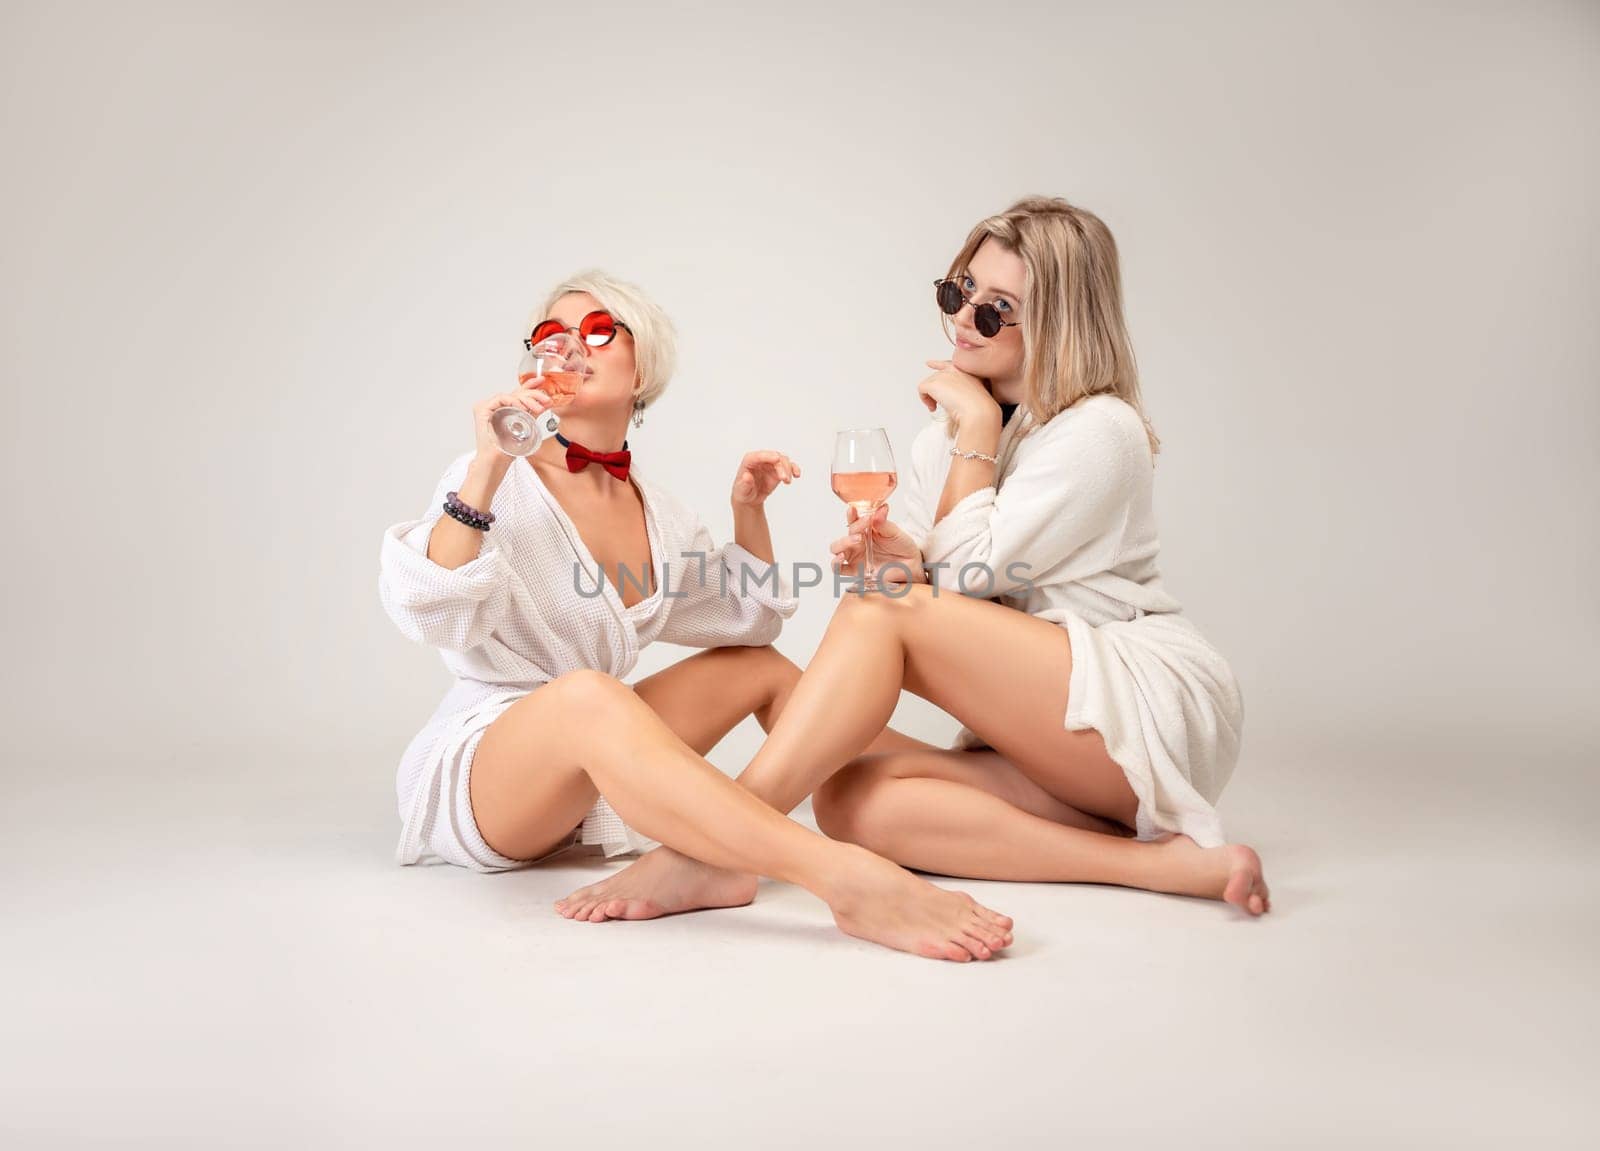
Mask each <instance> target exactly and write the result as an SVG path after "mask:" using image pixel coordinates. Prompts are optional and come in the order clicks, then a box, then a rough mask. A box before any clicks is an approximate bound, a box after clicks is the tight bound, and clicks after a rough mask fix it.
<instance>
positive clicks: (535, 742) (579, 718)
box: [472, 671, 1011, 961]
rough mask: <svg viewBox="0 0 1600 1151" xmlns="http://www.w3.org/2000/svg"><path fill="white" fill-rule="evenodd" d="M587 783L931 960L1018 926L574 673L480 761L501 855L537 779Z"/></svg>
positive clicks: (625, 813)
mask: <svg viewBox="0 0 1600 1151" xmlns="http://www.w3.org/2000/svg"><path fill="white" fill-rule="evenodd" d="M577 775H583V776H586V777H587V778H588V780H589V783H590V785H591V786H593V787H595V788H597V789H598V790H599V791H600V792H602V793H603V794H604V795H605V796H606V798H607V799H608V800H609V801H610V803H611V804H612V806H613V807H615V808H616V809H617V811H618V813H619V814H621V815H622V817H623V818H624V819H626V820H627V821H628V822H629V823H630V824H632V825H633V826H635V827H637V828H638V829H639V830H640V831H642V832H643V833H644V834H646V835H648V836H650V837H651V838H653V839H657V840H660V841H661V842H662V843H665V844H670V845H673V846H674V847H676V848H678V849H679V850H680V851H682V852H684V853H685V854H688V855H690V856H692V857H694V858H695V859H699V860H702V861H704V862H706V863H709V864H712V865H713V866H716V867H721V868H725V869H728V870H733V871H740V872H750V873H754V874H758V875H769V876H772V877H773V878H775V879H781V880H784V881H786V882H790V883H796V884H799V885H800V886H802V887H804V888H806V890H808V891H810V892H812V893H813V894H815V895H816V896H818V898H820V899H822V900H823V901H824V902H826V903H827V904H828V906H829V908H830V909H831V910H832V912H833V916H834V921H835V922H836V923H837V924H838V925H839V927H840V928H841V929H842V930H843V931H845V932H847V933H848V934H851V935H856V936H859V937H861V938H864V939H870V940H872V941H874V942H877V943H881V944H883V945H885V946H888V947H893V948H896V949H898V950H902V951H910V952H913V953H916V954H919V955H926V956H929V957H930V958H945V959H953V960H960V961H964V960H968V959H972V958H980V959H986V958H989V957H990V956H992V955H993V954H994V953H995V952H996V951H998V950H1000V949H1002V948H1004V947H1005V946H1006V945H1007V944H1008V943H1009V942H1010V936H1009V932H1010V928H1011V921H1010V920H1009V919H1007V918H1006V917H1005V916H1002V915H998V914H997V913H995V912H993V911H990V910H988V909H986V908H983V907H980V906H979V905H978V904H977V903H975V902H974V901H973V900H972V899H971V898H970V897H969V896H966V895H964V894H962V893H960V892H950V891H944V890H942V889H940V888H937V887H934V886H933V885H932V884H930V883H927V882H926V881H924V880H921V879H918V878H917V877H916V876H913V875H911V874H910V873H908V872H906V871H905V870H904V869H903V868H900V867H898V866H896V865H895V864H893V863H890V862H889V861H888V860H885V859H882V858H880V857H878V856H876V855H873V854H872V853H871V852H869V851H867V850H866V849H864V848H861V847H858V846H856V845H853V844H843V843H838V842H835V841H833V840H829V839H826V838H824V837H823V836H820V835H816V834H814V833H812V832H810V831H808V830H806V829H805V828H803V827H801V826H800V825H799V824H797V823H795V822H793V821H792V820H790V819H787V818H785V817H784V816H783V815H781V814H780V813H778V812H777V811H775V810H773V809H772V808H771V807H768V806H767V805H766V804H764V803H762V802H761V801H760V800H759V799H757V798H756V797H755V796H753V795H751V794H750V793H749V792H748V791H746V790H744V789H743V788H741V787H739V786H738V785H737V784H736V783H734V782H733V781H732V780H730V779H728V778H727V776H725V775H723V774H722V773H721V772H719V771H718V770H717V769H716V768H715V767H713V766H711V765H710V764H709V763H707V762H706V761H705V760H704V759H702V758H701V757H700V756H698V755H696V754H695V753H694V751H693V749H691V748H689V747H687V746H685V745H684V743H683V741H682V740H680V739H679V738H678V737H677V736H676V735H674V734H673V733H672V730H671V729H670V728H669V727H667V725H666V724H665V723H664V722H663V721H662V720H661V718H660V717H659V716H657V715H656V714H655V713H654V712H653V711H652V710H651V709H650V707H649V706H648V705H647V704H646V703H645V702H644V701H643V700H641V699H640V698H639V697H638V696H637V695H636V694H635V693H634V692H633V691H631V690H629V689H628V688H627V687H626V686H625V685H624V684H621V683H619V682H618V681H617V680H615V679H613V678H612V677H610V676H608V675H605V674H603V673H601V672H591V671H580V672H574V673H572V674H570V675H565V676H562V677H561V678H560V679H558V680H556V681H554V682H553V683H550V684H547V685H545V686H544V687H541V688H539V689H538V690H537V691H535V692H533V693H531V694H530V695H528V696H527V697H526V698H524V699H522V700H520V701H518V702H517V703H516V704H515V705H514V706H513V707H511V708H510V709H508V710H507V711H506V713H505V714H504V715H502V716H501V717H500V718H499V719H498V720H496V721H495V723H494V724H492V725H491V726H490V728H489V730H488V731H487V732H485V734H484V737H483V739H482V740H481V741H480V743H479V745H478V750H477V753H476V755H475V756H474V759H473V770H472V785H473V810H474V813H475V815H476V816H477V818H478V822H479V830H480V831H481V832H482V834H483V836H484V839H485V840H486V841H487V842H488V843H489V844H490V845H491V846H493V847H495V848H496V850H504V848H503V847H502V846H501V845H502V844H505V843H506V842H507V840H506V838H505V836H506V835H507V834H510V835H513V836H514V835H517V834H521V833H522V832H523V828H524V825H525V819H523V820H521V821H519V816H520V817H525V816H526V814H527V813H526V812H525V811H522V810H519V804H518V803H517V802H516V796H517V793H518V781H519V780H526V779H527V778H528V777H529V776H533V777H541V778H545V779H555V780H557V781H560V780H562V779H570V778H572V777H575V776H577Z"/></svg>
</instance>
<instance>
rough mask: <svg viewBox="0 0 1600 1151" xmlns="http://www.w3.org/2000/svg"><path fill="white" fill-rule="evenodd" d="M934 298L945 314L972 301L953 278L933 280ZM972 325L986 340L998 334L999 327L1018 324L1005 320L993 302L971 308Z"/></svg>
mask: <svg viewBox="0 0 1600 1151" xmlns="http://www.w3.org/2000/svg"><path fill="white" fill-rule="evenodd" d="M933 286H934V289H935V295H934V298H935V299H936V300H938V301H939V310H940V311H941V312H943V313H944V314H945V315H947V316H953V315H955V314H956V313H957V312H959V311H960V310H961V309H962V308H964V307H966V306H967V305H968V304H970V303H971V302H972V299H971V297H969V296H968V295H967V294H966V293H965V292H963V291H962V290H961V285H960V284H958V283H956V282H955V281H954V280H935V281H934V282H933ZM972 326H973V327H975V328H977V329H978V334H979V335H981V336H982V337H983V338H984V339H986V340H992V339H993V338H994V337H995V336H998V335H999V334H1000V329H1001V328H1015V327H1018V326H1020V325H1019V322H1018V321H1016V320H1007V319H1005V318H1004V317H1002V316H1001V315H1000V309H999V308H997V307H995V306H994V305H993V304H988V303H984V304H979V305H978V306H977V307H975V308H973V309H972Z"/></svg>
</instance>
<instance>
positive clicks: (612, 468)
mask: <svg viewBox="0 0 1600 1151" xmlns="http://www.w3.org/2000/svg"><path fill="white" fill-rule="evenodd" d="M632 458H633V453H632V452H630V451H629V450H628V449H627V447H623V449H622V450H621V451H618V452H595V451H590V450H589V449H588V448H586V447H584V446H583V445H582V444H580V443H578V442H577V441H576V440H567V471H569V472H581V471H583V469H584V468H586V467H588V466H589V465H590V464H591V463H596V464H599V465H600V466H601V467H603V468H605V470H606V471H608V472H610V473H611V474H612V475H614V476H616V477H617V479H619V480H625V479H627V478H628V461H629V460H631V459H632Z"/></svg>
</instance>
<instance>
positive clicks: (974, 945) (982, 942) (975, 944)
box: [961, 931, 998, 959]
mask: <svg viewBox="0 0 1600 1151" xmlns="http://www.w3.org/2000/svg"><path fill="white" fill-rule="evenodd" d="M961 946H963V947H965V948H966V949H967V950H968V951H970V952H972V957H973V958H974V959H993V958H994V953H995V952H996V951H997V950H998V948H996V947H994V946H993V945H992V944H990V942H989V941H988V940H987V939H985V938H984V937H983V936H981V935H979V934H978V933H977V932H976V931H968V932H967V933H966V934H965V935H964V936H962V938H961Z"/></svg>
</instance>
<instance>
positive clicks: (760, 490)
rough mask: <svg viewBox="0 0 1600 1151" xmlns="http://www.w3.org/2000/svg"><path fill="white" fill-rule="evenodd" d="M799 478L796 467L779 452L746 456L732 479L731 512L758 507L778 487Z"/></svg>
mask: <svg viewBox="0 0 1600 1151" xmlns="http://www.w3.org/2000/svg"><path fill="white" fill-rule="evenodd" d="M799 475H800V465H799V464H797V463H795V462H794V461H793V460H791V459H790V458H789V457H788V456H786V455H784V454H783V453H782V452H746V453H745V456H744V459H742V460H740V461H739V471H738V472H737V474H735V475H734V477H733V496H732V502H733V506H734V508H735V510H737V509H739V508H747V509H752V510H753V509H756V508H759V507H761V506H762V505H763V504H764V503H766V502H767V497H768V496H770V495H771V494H772V493H773V492H774V491H776V490H777V487H778V485H779V484H780V483H783V484H787V483H791V482H793V481H794V480H795V479H796V478H797V477H798V476H799Z"/></svg>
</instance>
